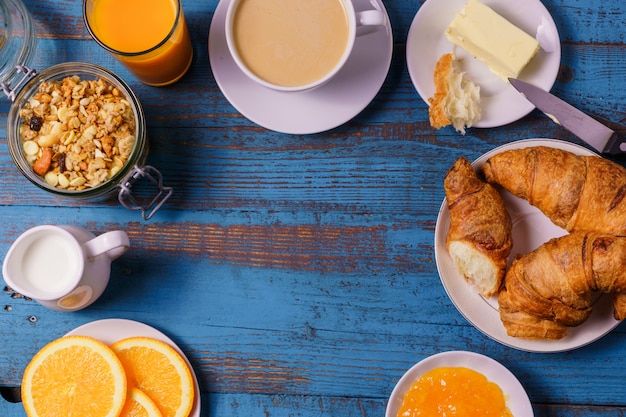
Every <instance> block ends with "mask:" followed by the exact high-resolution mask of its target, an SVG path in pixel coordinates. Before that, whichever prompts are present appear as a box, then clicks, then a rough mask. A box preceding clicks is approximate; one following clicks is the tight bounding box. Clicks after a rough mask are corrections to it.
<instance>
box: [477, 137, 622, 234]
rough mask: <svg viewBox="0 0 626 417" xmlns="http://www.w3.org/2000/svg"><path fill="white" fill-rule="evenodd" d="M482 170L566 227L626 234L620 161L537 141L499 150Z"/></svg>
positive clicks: (486, 175)
mask: <svg viewBox="0 0 626 417" xmlns="http://www.w3.org/2000/svg"><path fill="white" fill-rule="evenodd" d="M483 173H484V175H485V178H486V180H487V181H488V182H489V183H493V184H499V185H501V186H502V187H503V188H505V189H506V190H508V191H509V192H511V193H512V194H514V195H515V196H517V197H520V198H523V199H525V200H528V202H529V203H530V204H532V205H534V206H536V207H537V208H538V209H539V210H541V211H542V212H543V213H544V214H545V215H546V216H547V217H548V218H550V220H552V222H553V223H554V224H556V225H557V226H560V227H562V228H564V229H565V230H567V231H572V230H594V231H597V232H602V233H609V234H615V235H626V169H625V168H623V167H622V166H621V165H619V164H617V163H615V162H612V161H609V160H608V159H605V158H601V157H598V156H578V155H575V154H573V153H571V152H568V151H565V150H562V149H555V148H550V147H545V146H536V147H530V148H524V149H513V150H508V151H503V152H501V153H498V154H496V155H494V156H493V157H491V158H489V160H487V161H486V163H485V164H484V165H483Z"/></svg>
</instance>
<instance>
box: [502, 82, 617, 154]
mask: <svg viewBox="0 0 626 417" xmlns="http://www.w3.org/2000/svg"><path fill="white" fill-rule="evenodd" d="M509 82H510V83H511V85H512V86H513V87H515V89H516V90H517V91H519V92H520V93H522V94H523V95H524V97H526V99H527V100H528V101H530V102H531V103H532V104H534V105H535V106H536V107H537V108H538V109H539V110H541V111H542V112H544V113H545V114H546V115H547V116H548V117H549V118H550V119H552V120H553V121H554V122H555V123H557V124H559V125H561V126H563V127H564V128H565V129H567V130H569V131H570V132H572V133H573V134H575V135H576V136H578V137H579V138H581V139H582V140H584V141H585V142H587V143H588V144H589V145H591V146H592V147H593V148H594V149H596V150H597V151H598V152H600V153H603V154H608V155H620V154H623V153H626V140H625V139H624V138H621V137H620V135H618V134H617V133H616V132H615V131H614V130H612V129H610V128H608V127H607V126H606V125H604V124H603V123H600V122H599V121H597V120H596V119H594V118H593V117H591V116H589V115H587V114H585V113H583V112H582V111H580V110H578V109H577V108H576V107H574V106H572V105H571V104H568V103H566V102H565V101H563V100H561V99H560V98H558V97H556V96H555V95H553V94H550V93H549V92H547V91H545V90H543V89H541V88H539V87H537V86H534V85H532V84H529V83H527V82H524V81H521V80H518V79H515V78H509Z"/></svg>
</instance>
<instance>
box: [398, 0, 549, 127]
mask: <svg viewBox="0 0 626 417" xmlns="http://www.w3.org/2000/svg"><path fill="white" fill-rule="evenodd" d="M482 3H483V4H485V5H487V6H489V7H490V8H491V9H493V10H494V11H495V12H496V13H498V14H499V15H500V16H502V17H504V18H505V19H506V20H508V21H509V22H510V23H512V24H513V25H515V26H517V27H518V28H519V29H521V30H523V31H524V32H526V33H527V34H529V35H530V36H532V37H535V38H536V39H537V40H538V41H539V43H540V45H541V49H540V50H539V51H538V52H537V55H535V57H534V58H533V59H532V60H531V61H530V62H529V63H528V65H527V66H526V68H525V69H524V70H523V71H522V73H521V74H520V76H519V78H520V79H522V80H524V81H527V82H529V83H531V84H535V85H536V86H538V87H540V88H543V89H545V90H548V91H549V90H550V89H551V88H552V85H553V84H554V82H555V80H556V77H557V74H558V71H559V66H560V64H561V41H560V38H559V33H558V30H557V28H556V25H555V23H554V20H553V19H552V17H551V16H550V13H549V12H548V10H547V9H546V8H545V6H544V5H543V3H541V1H539V0H527V1H524V2H523V3H522V2H512V1H508V0H483V1H482ZM465 4H466V0H426V2H425V3H424V4H423V5H422V7H420V9H419V10H418V12H417V14H416V15H415V18H414V19H413V23H412V24H411V28H410V30H409V34H408V37H407V44H406V49H407V52H406V54H407V66H408V69H409V75H410V76H411V80H412V81H413V85H414V86H415V88H416V90H417V92H418V93H419V95H420V96H421V97H422V99H423V100H424V101H425V102H426V103H428V98H429V97H432V96H433V94H434V93H435V85H434V81H433V73H434V71H435V64H436V63H437V61H438V60H439V58H440V57H441V55H443V54H446V53H449V52H454V54H455V56H456V57H457V59H458V60H459V63H460V64H461V65H460V68H461V69H462V70H463V71H464V72H465V78H466V79H468V80H471V81H472V82H474V83H475V84H477V85H479V86H480V95H481V111H482V116H481V119H480V120H479V121H478V122H476V123H475V124H474V127H481V128H489V127H497V126H503V125H506V124H509V123H512V122H514V121H516V120H519V119H521V118H522V117H524V116H526V115H527V114H528V113H530V112H531V111H532V110H533V109H534V108H535V107H534V106H533V105H532V104H531V103H529V102H528V100H526V99H525V98H524V97H523V96H522V95H521V94H520V93H519V92H517V91H516V90H515V88H513V86H512V85H510V84H509V83H507V82H506V81H504V80H503V79H502V78H500V77H499V76H498V75H496V74H494V73H492V72H491V71H490V70H489V68H488V67H487V65H485V64H484V63H482V62H481V61H479V60H478V59H476V58H474V57H472V56H471V55H469V54H468V53H467V52H466V51H465V50H463V49H462V48H460V47H458V46H455V45H454V44H452V42H450V41H449V40H448V39H447V38H446V35H445V31H446V29H447V27H448V26H449V25H450V23H451V22H452V20H453V19H454V16H455V15H456V13H458V12H459V11H460V10H461V9H463V7H464V6H465ZM485 23H486V24H488V22H485Z"/></svg>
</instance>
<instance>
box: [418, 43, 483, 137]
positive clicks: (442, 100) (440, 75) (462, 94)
mask: <svg viewBox="0 0 626 417" xmlns="http://www.w3.org/2000/svg"><path fill="white" fill-rule="evenodd" d="M434 80H435V94H434V95H433V96H432V97H430V98H429V99H428V103H429V104H430V107H429V109H428V116H429V119H430V125H431V126H432V127H434V128H435V129H440V128H442V127H444V126H448V125H450V124H452V126H454V128H455V129H456V130H457V131H458V132H459V133H462V134H465V128H468V127H471V126H472V125H473V124H474V123H476V122H477V121H478V120H480V116H481V112H480V87H479V86H477V85H476V84H474V83H473V82H471V81H469V80H466V79H464V77H463V73H462V72H461V71H459V69H458V68H457V65H456V60H455V58H454V54H453V53H448V54H444V55H442V56H441V57H440V58H439V61H438V62H437V64H436V65H435V73H434Z"/></svg>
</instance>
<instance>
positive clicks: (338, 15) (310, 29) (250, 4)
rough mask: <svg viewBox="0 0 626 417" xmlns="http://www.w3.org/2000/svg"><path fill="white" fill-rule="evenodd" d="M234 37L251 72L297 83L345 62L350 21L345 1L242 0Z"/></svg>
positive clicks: (287, 83) (286, 84) (284, 83)
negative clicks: (343, 59)
mask: <svg viewBox="0 0 626 417" xmlns="http://www.w3.org/2000/svg"><path fill="white" fill-rule="evenodd" d="M232 35H233V39H234V42H235V45H236V49H237V52H238V54H239V56H240V59H241V60H242V62H243V63H244V64H245V65H246V66H247V67H248V69H249V70H250V71H251V72H252V73H254V74H255V75H256V76H257V77H259V78H260V79H262V80H265V81H266V82H269V83H271V84H275V85H278V86H284V87H295V86H303V85H307V84H311V83H314V82H316V81H318V80H320V79H322V78H324V77H325V76H326V75H327V74H329V73H331V72H332V71H333V69H334V68H335V67H336V66H337V65H338V64H339V63H340V62H341V60H342V58H343V56H344V53H345V52H346V49H347V48H348V43H349V40H350V23H349V20H348V16H347V12H346V9H345V7H344V4H343V2H342V1H341V0H242V1H241V2H240V3H239V5H238V7H237V9H236V11H235V14H234V18H233V33H232Z"/></svg>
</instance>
